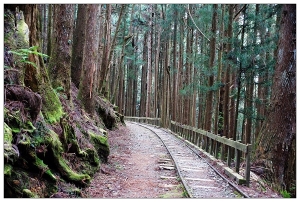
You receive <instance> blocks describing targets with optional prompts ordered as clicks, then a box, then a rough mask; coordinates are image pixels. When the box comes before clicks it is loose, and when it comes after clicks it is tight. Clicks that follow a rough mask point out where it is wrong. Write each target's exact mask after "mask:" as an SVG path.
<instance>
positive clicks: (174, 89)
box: [171, 8, 179, 121]
mask: <svg viewBox="0 0 300 202" xmlns="http://www.w3.org/2000/svg"><path fill="white" fill-rule="evenodd" d="M174 9H175V11H174V31H173V67H172V69H173V71H172V72H173V87H172V111H171V119H172V120H174V121H177V118H176V116H177V114H178V104H179V103H178V85H179V83H178V80H177V79H176V77H177V75H178V69H177V68H178V65H177V63H176V61H177V60H176V59H177V57H176V53H177V24H178V18H177V13H178V12H177V9H176V8H174Z"/></svg>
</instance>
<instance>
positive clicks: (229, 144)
mask: <svg viewBox="0 0 300 202" xmlns="http://www.w3.org/2000/svg"><path fill="white" fill-rule="evenodd" d="M125 120H127V121H133V122H138V123H146V124H151V125H156V126H161V118H148V117H128V116H126V117H125ZM169 127H170V128H169V129H170V130H171V131H172V132H174V133H176V134H177V135H178V136H180V137H181V138H183V139H185V140H187V141H188V142H190V143H191V144H193V145H194V146H197V147H199V148H202V150H204V151H206V152H207V153H209V154H210V155H212V156H214V157H215V158H216V159H218V158H221V160H224V158H225V155H226V154H227V162H226V164H227V166H228V167H233V166H232V164H231V161H232V159H230V156H232V151H233V150H234V159H235V166H234V167H235V172H236V173H239V172H240V162H241V159H242V158H243V157H245V161H246V166H245V179H244V180H241V181H239V182H238V183H239V184H246V185H247V186H249V184H250V153H251V144H243V143H241V142H240V141H235V140H232V139H231V138H230V139H228V138H225V137H222V136H220V135H215V134H213V133H210V132H208V131H205V130H201V129H199V128H194V127H191V126H187V125H183V124H180V123H177V122H175V121H170V124H169ZM225 148H226V150H225Z"/></svg>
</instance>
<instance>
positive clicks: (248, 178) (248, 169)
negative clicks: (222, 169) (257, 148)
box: [245, 144, 251, 187]
mask: <svg viewBox="0 0 300 202" xmlns="http://www.w3.org/2000/svg"><path fill="white" fill-rule="evenodd" d="M250 154H251V144H247V152H246V170H245V172H246V174H245V176H246V185H247V187H249V185H250Z"/></svg>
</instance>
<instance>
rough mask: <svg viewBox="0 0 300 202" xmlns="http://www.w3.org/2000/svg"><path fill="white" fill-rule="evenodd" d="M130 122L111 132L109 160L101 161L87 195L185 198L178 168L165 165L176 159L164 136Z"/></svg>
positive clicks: (92, 196)
mask: <svg viewBox="0 0 300 202" xmlns="http://www.w3.org/2000/svg"><path fill="white" fill-rule="evenodd" d="M126 125H127V127H126V126H120V127H119V129H117V130H114V131H109V137H108V140H109V144H110V155H109V157H108V163H105V164H104V163H103V164H101V168H100V172H98V173H97V174H96V175H95V176H94V178H93V180H92V182H91V185H90V186H89V187H88V188H87V189H86V190H85V192H86V194H85V195H86V196H87V197H88V198H184V197H185V195H184V193H185V192H184V188H183V185H182V184H181V182H180V181H179V180H178V179H179V177H178V175H177V172H176V170H174V169H165V168H164V167H162V166H161V165H162V164H163V163H167V164H170V163H173V162H172V161H170V159H171V157H170V156H169V154H168V152H167V149H166V148H165V147H164V145H163V143H162V142H161V141H160V139H159V138H158V137H157V136H156V135H155V134H154V133H152V132H151V131H149V130H147V129H144V128H141V127H140V126H137V125H135V124H130V123H126ZM166 168H167V167H166Z"/></svg>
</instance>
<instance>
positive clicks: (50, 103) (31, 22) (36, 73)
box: [20, 4, 62, 123]
mask: <svg viewBox="0 0 300 202" xmlns="http://www.w3.org/2000/svg"><path fill="white" fill-rule="evenodd" d="M22 9H23V10H24V18H25V22H26V23H27V24H28V27H29V46H30V47H31V46H37V47H38V50H37V51H39V52H40V48H39V47H40V39H39V35H38V33H39V32H40V30H39V28H40V26H39V23H40V22H39V13H38V7H37V5H36V4H26V5H21V6H20V10H22ZM28 60H29V61H30V62H32V63H34V64H35V65H31V64H27V65H26V67H25V78H24V81H25V85H26V86H27V87H29V88H30V89H32V90H33V91H34V92H38V93H39V94H40V95H41V97H42V102H43V104H42V112H43V115H44V117H45V119H46V120H47V121H48V122H50V123H52V122H57V121H58V120H59V119H60V117H61V115H62V106H61V103H60V101H59V99H58V97H57V95H56V94H55V92H54V90H53V89H52V87H51V83H50V80H49V77H48V74H47V72H46V68H45V66H44V62H43V58H42V57H41V56H39V55H36V54H30V55H29V57H28Z"/></svg>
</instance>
